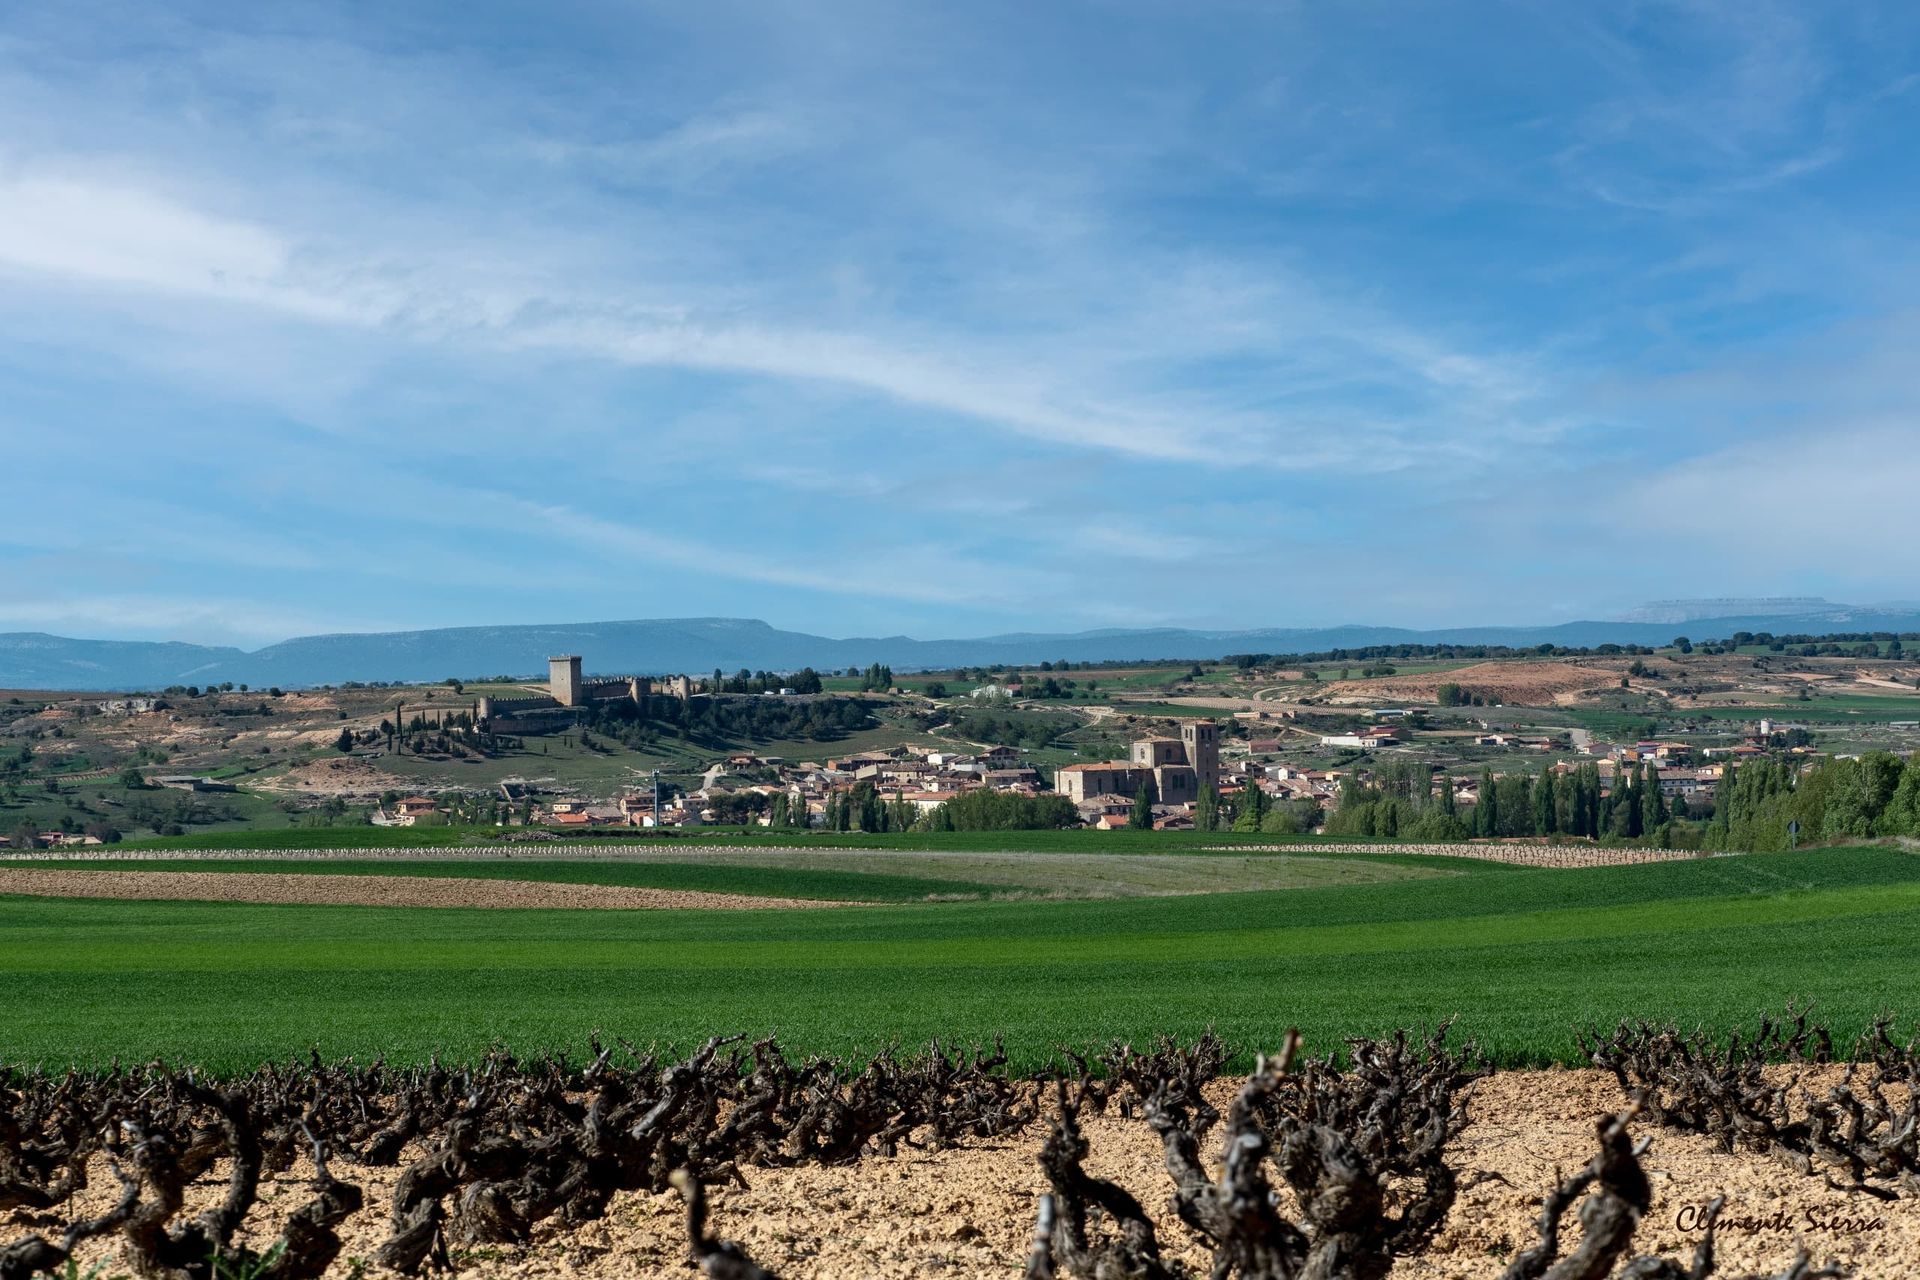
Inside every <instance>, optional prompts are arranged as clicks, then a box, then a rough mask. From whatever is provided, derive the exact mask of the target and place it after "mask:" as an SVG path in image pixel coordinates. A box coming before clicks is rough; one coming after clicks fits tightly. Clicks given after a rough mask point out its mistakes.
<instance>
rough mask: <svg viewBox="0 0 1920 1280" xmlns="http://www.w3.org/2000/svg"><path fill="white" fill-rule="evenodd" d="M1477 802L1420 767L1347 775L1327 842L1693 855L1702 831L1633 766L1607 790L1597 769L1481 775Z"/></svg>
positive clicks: (1654, 778) (1646, 770)
mask: <svg viewBox="0 0 1920 1280" xmlns="http://www.w3.org/2000/svg"><path fill="white" fill-rule="evenodd" d="M1477 792H1478V794H1477V796H1476V799H1475V803H1474V804H1472V805H1470V806H1467V807H1465V808H1461V807H1460V805H1459V803H1458V801H1457V799H1456V797H1455V795H1454V787H1453V779H1452V778H1450V777H1447V776H1445V775H1441V777H1440V785H1439V786H1438V787H1437V788H1436V787H1435V786H1434V774H1433V771H1432V769H1431V768H1430V767H1429V766H1427V765H1425V764H1422V763H1420V762H1419V761H1414V760H1395V761H1390V762H1387V763H1385V764H1383V765H1381V766H1380V767H1379V768H1378V769H1377V770H1375V771H1374V774H1373V777H1372V778H1371V780H1369V781H1362V780H1361V779H1360V778H1359V777H1358V776H1357V775H1349V776H1348V777H1347V778H1346V779H1345V780H1344V781H1343V782H1342V783H1341V787H1340V800H1339V804H1338V806H1337V807H1336V808H1335V809H1334V811H1333V813H1332V814H1331V815H1330V816H1329V817H1328V819H1327V826H1326V830H1327V833H1328V834H1329V835H1347V836H1368V837H1375V838H1389V839H1396V838H1397V839H1411V840H1427V841H1448V840H1466V839H1470V838H1475V837H1479V838H1503V837H1551V836H1557V835H1565V836H1576V837H1584V838H1587V839H1594V840H1607V841H1639V842H1644V843H1647V844H1654V845H1659V846H1661V847H1669V848H1671V847H1680V848H1687V847H1693V846H1694V845H1697V844H1698V843H1699V842H1700V839H1701V829H1700V824H1698V823H1691V819H1692V818H1693V817H1694V815H1693V814H1692V811H1691V810H1690V809H1689V808H1688V807H1687V802H1686V800H1685V799H1684V798H1682V797H1674V798H1673V799H1671V800H1670V799H1669V798H1668V797H1667V795H1666V794H1665V792H1664V791H1663V789H1662V787H1661V785H1660V773H1659V770H1658V768H1657V767H1656V766H1654V765H1652V764H1646V765H1640V764H1636V765H1634V766H1633V767H1632V769H1630V770H1627V771H1625V772H1623V773H1620V774H1617V775H1616V776H1615V778H1614V781H1613V785H1612V786H1611V787H1609V786H1607V785H1606V784H1605V783H1604V782H1603V780H1602V778H1601V776H1600V768H1599V765H1597V764H1594V763H1588V764H1583V765H1580V766H1579V767H1577V768H1575V769H1572V770H1569V771H1567V772H1565V773H1560V772H1557V771H1555V770H1554V769H1552V768H1543V769H1542V770H1541V771H1540V772H1539V773H1538V774H1530V773H1522V772H1514V773H1507V774H1502V775H1501V776H1499V777H1495V776H1494V774H1493V771H1492V770H1491V769H1483V770H1481V772H1480V780H1479V786H1478V788H1477Z"/></svg>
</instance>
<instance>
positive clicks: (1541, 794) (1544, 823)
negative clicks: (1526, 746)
mask: <svg viewBox="0 0 1920 1280" xmlns="http://www.w3.org/2000/svg"><path fill="white" fill-rule="evenodd" d="M1555 818H1556V814H1555V813H1554V794H1553V770H1552V769H1550V768H1548V769H1542V770H1541V771H1540V781H1538V782H1536V783H1534V785H1533V834H1534V835H1536V836H1550V835H1552V834H1553V832H1554V828H1555V827H1556V825H1557V823H1556V821H1555Z"/></svg>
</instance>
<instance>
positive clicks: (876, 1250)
mask: <svg viewBox="0 0 1920 1280" xmlns="http://www.w3.org/2000/svg"><path fill="white" fill-rule="evenodd" d="M1237 1087H1238V1085H1237V1082H1235V1081H1221V1082H1218V1083H1217V1084H1216V1085H1215V1086H1214V1088H1215V1090H1217V1094H1218V1096H1217V1099H1216V1100H1217V1102H1218V1103H1219V1104H1220V1105H1221V1106H1222V1107H1223V1108H1224V1106H1225V1105H1226V1103H1227V1101H1228V1099H1229V1098H1230V1097H1231V1095H1232V1093H1233V1091H1234V1090H1235V1089H1236V1088H1237ZM1620 1102H1621V1098H1620V1093H1619V1090H1618V1088H1617V1086H1616V1085H1615V1084H1614V1083H1613V1080H1612V1078H1611V1077H1607V1076H1603V1075H1601V1074H1600V1073H1598V1072H1594V1071H1550V1072H1510V1073H1504V1074H1502V1075H1499V1076H1495V1077H1492V1078H1490V1079H1488V1080H1485V1081H1482V1082H1481V1083H1480V1084H1478V1085H1477V1086H1476V1087H1475V1092H1474V1094H1473V1096H1472V1099H1471V1101H1470V1104H1469V1111H1470V1114H1471V1116H1472V1121H1471V1123H1470V1124H1469V1126H1468V1128H1467V1129H1466V1131H1465V1132H1464V1133H1463V1134H1462V1135H1461V1136H1460V1138H1459V1139H1458V1141H1457V1145H1456V1148H1455V1152H1456V1154H1455V1159H1454V1161H1453V1163H1454V1167H1455V1168H1456V1169H1457V1170H1458V1171H1459V1172H1460V1175H1461V1181H1462V1183H1463V1185H1465V1186H1467V1188H1468V1189H1467V1190H1465V1191H1464V1192H1463V1193H1462V1194H1461V1197H1460V1199H1459V1201H1458V1203H1457V1204H1456V1205H1455V1207H1454V1210H1453V1214H1452V1216H1451V1218H1450V1219H1449V1220H1448V1225H1447V1226H1446V1228H1445V1229H1444V1230H1443V1232H1442V1233H1441V1235H1440V1236H1439V1237H1438V1239H1437V1240H1436V1242H1435V1244H1434V1247H1433V1248H1432V1249H1431V1250H1430V1251H1429V1252H1428V1253H1427V1254H1425V1255H1423V1256H1421V1257H1418V1258H1408V1259H1403V1260H1401V1261H1400V1263H1399V1264H1398V1265H1397V1266H1396V1267H1395V1268H1394V1271H1393V1275H1394V1276H1395V1277H1396V1278H1402V1280H1442V1278H1443V1277H1444V1278H1447V1280H1452V1278H1455V1277H1459V1278H1461V1280H1466V1278H1469V1277H1495V1276H1498V1275H1499V1274H1500V1272H1501V1270H1502V1269H1503V1268H1504V1266H1505V1264H1506V1262H1507V1261H1508V1260H1509V1259H1511V1257H1512V1256H1513V1254H1514V1252H1515V1251H1517V1250H1518V1249H1522V1248H1525V1247H1527V1246H1528V1245H1530V1244H1532V1243H1533V1242H1534V1241H1535V1240H1536V1238H1537V1237H1536V1235H1535V1233H1534V1225H1533V1224H1534V1221H1535V1219H1536V1217H1537V1215H1538V1212H1539V1204H1540V1198H1541V1196H1542V1195H1543V1194H1544V1193H1545V1192H1546V1190H1547V1189H1548V1188H1549V1187H1550V1186H1552V1185H1553V1184H1554V1182H1555V1180H1556V1176H1557V1175H1558V1174H1563V1173H1571V1172H1572V1171H1573V1170H1575V1169H1577V1168H1578V1167H1579V1166H1580V1165H1582V1164H1584V1163H1585V1162H1586V1160H1587V1159H1588V1158H1589V1157H1590V1156H1591V1154H1592V1152H1593V1150H1594V1140H1593V1121H1594V1119H1595V1117H1596V1116H1598V1115H1600V1114H1602V1113H1604V1112H1606V1111H1608V1110H1610V1109H1616V1108H1618V1106H1619V1105H1620ZM1083 1128H1084V1129H1085V1132H1086V1134H1087V1137H1088V1140H1089V1141H1090V1142H1091V1143H1092V1148H1093V1154H1092V1156H1091V1157H1090V1158H1089V1160H1088V1162H1087V1167H1088V1169H1089V1171H1090V1172H1093V1173H1095V1174H1096V1175H1098V1176H1101V1177H1106V1178H1111V1179H1114V1180H1116V1181H1119V1182H1120V1183H1122V1184H1123V1185H1125V1186H1126V1187H1128V1188H1129V1189H1130V1190H1132V1191H1133V1192H1134V1193H1135V1194H1136V1195H1137V1196H1139V1198H1140V1200H1141V1202H1142V1203H1143V1204H1144V1205H1146V1206H1147V1207H1148V1209H1149V1210H1150V1211H1151V1212H1152V1213H1153V1214H1154V1216H1155V1218H1156V1219H1157V1222H1158V1227H1159V1232H1160V1239H1161V1242H1162V1247H1163V1250H1164V1251H1165V1252H1166V1253H1167V1254H1168V1255H1169V1256H1171V1257H1175V1258H1179V1259H1181V1260H1183V1261H1185V1262H1186V1263H1188V1264H1189V1266H1192V1267H1196V1268H1199V1274H1201V1275H1205V1274H1206V1271H1205V1266H1204V1264H1205V1261H1206V1258H1207V1254H1206V1252H1205V1251H1204V1250H1201V1249H1197V1248H1195V1247H1194V1246H1193V1242H1192V1239H1191V1237H1190V1236H1189V1235H1188V1234H1187V1232H1186V1230H1185V1229H1184V1228H1183V1227H1182V1226H1181V1225H1180V1224H1179V1222H1178V1220H1177V1219H1176V1218H1175V1217H1174V1215H1173V1213H1172V1211H1171V1197H1170V1189H1171V1183H1170V1182H1169V1180H1168V1178H1167V1175H1166V1171H1165V1167H1164V1165H1163V1163H1162V1160H1161V1154H1160V1147H1159V1144H1158V1142H1157V1141H1156V1140H1155V1138H1154V1136H1153V1134H1152V1132H1151V1131H1150V1130H1149V1129H1148V1128H1147V1126H1146V1125H1145V1124H1144V1123H1143V1122H1141V1121H1138V1120H1119V1119H1117V1118H1112V1117H1107V1118H1094V1117H1089V1118H1087V1119H1086V1121H1085V1122H1084V1125H1083ZM1638 1132H1640V1133H1642V1134H1646V1135H1650V1136H1652V1137H1653V1139H1654V1142H1653V1147H1652V1150H1651V1151H1650V1152H1649V1153H1648V1154H1647V1156H1646V1157H1645V1167H1646V1169H1647V1171H1648V1174H1649V1176H1650V1178H1651V1180H1652V1183H1653V1187H1654V1193H1655V1202H1654V1207H1653V1211H1652V1213H1651V1214H1650V1215H1649V1217H1648V1218H1647V1220H1646V1221H1645V1222H1644V1223H1643V1224H1642V1226H1641V1228H1640V1232H1639V1234H1638V1236H1637V1237H1636V1244H1637V1245H1638V1246H1639V1248H1640V1250H1641V1251H1643V1252H1645V1251H1652V1250H1654V1249H1660V1250H1664V1251H1666V1252H1667V1253H1668V1254H1669V1255H1670V1256H1674V1257H1677V1258H1680V1259H1681V1260H1682V1262H1683V1263H1684V1262H1685V1261H1687V1260H1690V1257H1691V1253H1692V1249H1693V1246H1694V1244H1695V1243H1696V1241H1697V1240H1698V1233H1697V1232H1696V1231H1693V1230H1690V1229H1688V1228H1689V1226H1690V1224H1691V1220H1692V1217H1693V1216H1694V1215H1695V1214H1696V1213H1697V1211H1698V1210H1699V1208H1700V1207H1701V1206H1704V1205H1705V1204H1706V1203H1707V1202H1708V1201H1709V1200H1710V1199H1712V1198H1713V1197H1714V1196H1716V1195H1725V1196H1726V1197H1727V1205H1726V1208H1725V1209H1724V1210H1723V1213H1722V1224H1721V1232H1720V1236H1719V1244H1720V1250H1719V1254H1720V1267H1719V1270H1718V1271H1717V1273H1716V1274H1718V1275H1721V1276H1726V1277H1734V1276H1741V1275H1747V1274H1753V1273H1758V1274H1765V1275H1772V1274H1773V1273H1774V1272H1776V1271H1778V1270H1780V1269H1782V1268H1784V1267H1785V1265H1786V1264H1787V1262H1788V1261H1790V1260H1791V1258H1792V1255H1793V1251H1794V1247H1795V1244H1796V1242H1797V1241H1804V1242H1805V1244H1806V1245H1807V1247H1808V1249H1809V1250H1810V1251H1811V1252H1812V1254H1813V1258H1814V1261H1815V1262H1824V1261H1839V1262H1842V1263H1844V1264H1846V1265H1847V1266H1848V1267H1850V1268H1851V1269H1852V1271H1853V1274H1854V1275H1855V1276H1857V1277H1864V1278H1866V1280H1880V1278H1883V1277H1884V1278H1891V1277H1908V1276H1920V1201H1916V1200H1902V1201H1899V1202H1897V1203H1892V1204H1885V1203H1881V1202H1879V1201H1875V1200H1870V1199H1867V1198H1865V1197H1848V1196H1846V1195H1844V1194H1843V1193H1841V1192H1837V1191H1832V1190H1829V1189H1827V1188H1826V1187H1825V1186H1824V1185H1823V1184H1822V1183H1821V1181H1820V1180H1819V1179H1817V1178H1808V1177H1804V1176H1802V1175H1800V1174H1798V1173H1796V1172H1794V1171H1793V1170H1791V1169H1789V1168H1788V1167H1787V1166H1785V1165H1784V1164H1780V1163H1777V1162H1775V1161H1773V1160H1770V1159H1768V1158H1766V1157H1763V1156H1755V1155H1745V1154H1742V1155H1736V1156H1725V1155H1719V1154H1716V1153H1714V1152H1713V1151H1711V1150H1710V1149H1709V1146H1708V1144H1707V1142H1706V1141H1705V1140H1704V1139H1702V1138H1698V1137H1694V1136H1689V1135H1684V1134H1677V1133H1670V1132H1666V1131H1663V1130H1659V1129H1655V1128H1653V1127H1651V1126H1646V1127H1643V1128H1641V1129H1640V1130H1639V1131H1638ZM1043 1137H1044V1128H1043V1126H1042V1125H1039V1124H1036V1125H1034V1126H1033V1127H1031V1128H1030V1129H1029V1131H1028V1132H1026V1133H1024V1134H1019V1135H1015V1136H1012V1137H1009V1138H1006V1139H1003V1140H999V1141H995V1142H992V1143H988V1144H984V1145H977V1146H973V1147H969V1148H964V1149H960V1150H955V1151H947V1152H941V1153H909V1154H903V1155H901V1156H899V1157H897V1158H893V1159H882V1158H872V1159H868V1160H865V1161H863V1162H861V1163H860V1164H858V1165H855V1166H850V1167H844V1168H817V1167H814V1168H801V1169H778V1170H773V1169H762V1170H749V1171H748V1175H747V1176H748V1178H749V1180H750V1182H751V1184H752V1185H751V1187H750V1189H748V1190H744V1191H743V1190H737V1189H722V1190H717V1191H716V1192H715V1193H714V1195H713V1207H714V1223H715V1229H716V1230H717V1231H718V1232H719V1234H721V1235H722V1236H724V1237H727V1238H730V1239H735V1240H738V1241H740V1242H741V1243H742V1244H744V1245H745V1246H746V1248H747V1249H748V1251H749V1252H750V1253H751V1254H752V1256H753V1257H754V1258H755V1260H756V1261H758V1262H760V1263H761V1264H762V1265H763V1266H766V1267H768V1268H770V1269H772V1270H773V1271H774V1272H776V1273H777V1274H778V1275H780V1276H782V1277H784V1278H785V1280H839V1278H841V1277H884V1278H886V1280H904V1278H905V1277H916V1276H940V1277H954V1278H956V1280H970V1278H973V1277H981V1278H985V1277H994V1278H996V1280H1015V1278H1016V1277H1018V1276H1019V1275H1020V1270H1021V1264H1022V1260H1023V1259H1024V1257H1025V1249H1026V1246H1027V1242H1028V1239H1029V1234H1030V1231H1031V1228H1032V1222H1033V1215H1034V1207H1035V1197H1036V1196H1037V1195H1038V1194H1039V1193H1040V1191H1041V1190H1042V1189H1043V1179H1042V1176H1041V1173H1040V1170H1039V1167H1038V1165H1037V1164H1036V1163H1035V1156H1036V1155H1037V1153H1038V1151H1039V1147H1040V1143H1041V1141H1042V1139H1043ZM1217 1141H1218V1135H1217V1132H1216V1134H1214V1135H1211V1136H1210V1139H1209V1145H1213V1144H1215V1143H1217ZM336 1172H337V1173H338V1174H340V1176H343V1177H345V1178H347V1179H349V1180H352V1181H355V1182H358V1183H359V1184H360V1185H361V1186H362V1187H363V1188H364V1190H365V1191H366V1193H367V1201H368V1207H367V1208H366V1209H365V1210H363V1211H362V1212H361V1213H360V1214H359V1215H358V1216H356V1217H355V1218H354V1219H352V1220H351V1221H350V1222H349V1224H348V1225H347V1228H346V1230H345V1231H343V1233H342V1234H343V1238H344V1239H345V1240H346V1247H345V1249H344V1251H343V1253H342V1256H341V1259H340V1260H339V1262H338V1263H336V1265H335V1267H334V1268H333V1270H332V1271H330V1272H329V1273H328V1274H329V1277H347V1276H352V1275H358V1274H368V1273H370V1272H368V1273H362V1272H359V1271H356V1270H355V1269H354V1265H353V1260H355V1259H361V1260H366V1259H370V1258H371V1257H372V1255H373V1253H374V1251H375V1250H376V1249H377V1248H378V1247H379V1245H380V1242H381V1241H382V1240H384V1239H385V1238H386V1235H387V1224H386V1220H385V1215H386V1210H387V1206H388V1205H389V1204H390V1196H391V1193H392V1188H393V1183H394V1181H395V1179H396V1177H397V1171H396V1170H393V1169H384V1170H370V1169H358V1168H355V1167H353V1166H351V1165H349V1164H347V1163H345V1162H344V1161H343V1162H341V1163H340V1164H339V1165H338V1166H337V1168H336ZM223 1176H224V1170H216V1171H215V1173H214V1175H212V1176H209V1177H208V1178H206V1179H204V1180H203V1181H202V1182H201V1183H200V1184H198V1185H197V1186H196V1187H195V1188H194V1189H193V1196H192V1198H191V1199H190V1201H189V1205H188V1209H189V1212H193V1211H197V1210H198V1209H199V1208H201V1207H203V1206H204V1205H209V1204H212V1203H214V1202H216V1201H217V1200H218V1198H219V1195H220V1192H221V1184H220V1181H219V1179H220V1178H221V1177H223ZM306 1176H309V1168H308V1166H306V1165H305V1164H304V1163H303V1164H301V1165H298V1166H296V1167H295V1169H294V1170H293V1171H292V1174H291V1175H290V1176H283V1177H281V1178H279V1179H277V1180H274V1181H273V1182H271V1183H269V1184H268V1185H267V1186H266V1188H265V1194H264V1195H263V1197H262V1203H261V1208H259V1209H256V1211H255V1214H254V1216H253V1218H252V1219H250V1220H249V1229H250V1230H253V1229H257V1228H258V1227H264V1226H267V1220H268V1217H269V1215H277V1217H284V1215H285V1214H286V1213H288V1212H290V1211H291V1210H292V1209H293V1208H294V1207H296V1206H297V1205H298V1204H300V1203H301V1202H302V1201H303V1200H304V1199H305V1198H306V1196H307V1194H308V1191H307V1185H306V1183H305V1182H304V1178H305V1177H306ZM115 1186H116V1184H115V1183H114V1181H113V1178H112V1177H111V1176H110V1175H109V1174H108V1173H107V1171H106V1170H105V1169H104V1168H102V1169H101V1170H99V1172H98V1174H97V1176H95V1177H94V1178H93V1181H92V1185H91V1186H90V1188H89V1189H88V1190H87V1191H85V1192H84V1193H82V1194H81V1195H80V1196H79V1197H76V1203H73V1204H70V1205H68V1206H66V1207H65V1210H64V1211H63V1213H61V1214H56V1215H47V1216H45V1217H40V1216H33V1215H24V1214H22V1213H20V1212H17V1211H16V1212H12V1213H9V1214H0V1242H4V1241H5V1240H8V1239H12V1238H15V1237H17V1236H19V1235H21V1234H24V1233H25V1231H26V1230H28V1229H33V1230H40V1231H48V1230H50V1229H51V1230H57V1229H58V1227H59V1226H60V1225H63V1224H64V1222H65V1221H66V1220H67V1217H66V1216H65V1215H66V1214H67V1213H71V1214H73V1215H75V1216H79V1215H84V1214H88V1213H97V1212H100V1211H102V1210H104V1209H105V1208H106V1207H107V1205H109V1204H110V1203H111V1201H112V1199H113V1196H114V1191H115ZM1283 1208H1286V1209H1289V1210H1290V1209H1291V1205H1290V1203H1289V1204H1286V1205H1283ZM276 1220H277V1218H276ZM269 1229H271V1228H269ZM683 1229H684V1228H683V1218H682V1210H681V1207H680V1202H679V1200H678V1198H677V1197H675V1196H674V1195H672V1194H671V1193H668V1194H662V1195H640V1194H628V1193H622V1194H621V1195H619V1196H618V1197H617V1198H616V1199H615V1200H614V1202H613V1206H612V1209H611V1211H610V1213H609V1214H608V1216H607V1217H606V1218H605V1219H603V1220H602V1221H600V1222H596V1223H591V1224H588V1225H587V1226H586V1227H584V1228H581V1229H579V1230H577V1231H572V1232H565V1231H560V1230H557V1229H556V1228H555V1227H554V1226H553V1225H552V1224H547V1225H543V1226H542V1227H540V1228H537V1229H536V1239H535V1242H534V1243H533V1244H532V1245H531V1246H529V1247H527V1248H523V1249H522V1248H507V1247H487V1248H482V1249H476V1250H469V1251H466V1252H464V1253H463V1252H460V1251H455V1253H454V1260H455V1262H456V1264H457V1266H458V1268H459V1271H460V1274H462V1275H463V1276H475V1277H486V1278H489V1280H493V1278H499V1280H507V1278H513V1280H522V1278H525V1277H535V1276H541V1277H544V1276H585V1277H590V1278H593V1280H613V1278H615V1277H624V1276H690V1275H693V1274H695V1273H694V1272H693V1271H692V1270H691V1268H689V1267H688V1266H687V1265H686V1262H685V1247H684V1235H683ZM1565 1231H1566V1236H1565V1245H1566V1247H1567V1248H1571V1247H1573V1245H1574V1244H1576V1243H1577V1241H1578V1235H1579V1227H1578V1225H1577V1221H1576V1219H1575V1217H1574V1215H1573V1214H1569V1215H1568V1218H1567V1219H1566V1223H1565ZM255 1242H256V1243H264V1240H259V1239H257V1238H256V1241H255ZM114 1253H115V1245H114V1244H113V1242H111V1241H107V1242H103V1243H101V1244H99V1245H97V1246H95V1247H93V1248H91V1249H87V1248H83V1249H82V1251H81V1255H82V1258H83V1260H84V1261H85V1262H87V1263H92V1262H96V1261H97V1262H107V1263H109V1264H110V1263H111V1262H112V1260H113V1256H114Z"/></svg>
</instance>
